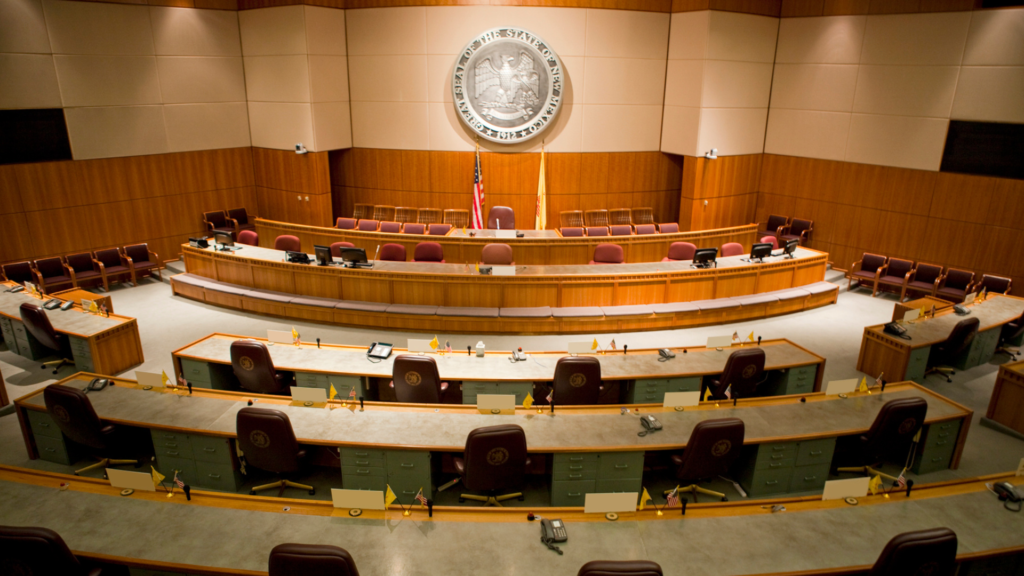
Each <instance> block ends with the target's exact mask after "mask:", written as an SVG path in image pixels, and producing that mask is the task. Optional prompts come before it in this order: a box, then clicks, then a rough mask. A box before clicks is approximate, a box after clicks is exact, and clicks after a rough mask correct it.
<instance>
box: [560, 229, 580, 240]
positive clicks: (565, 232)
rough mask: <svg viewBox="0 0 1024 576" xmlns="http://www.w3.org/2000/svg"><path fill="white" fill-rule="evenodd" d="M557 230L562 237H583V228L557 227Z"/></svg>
mask: <svg viewBox="0 0 1024 576" xmlns="http://www.w3.org/2000/svg"><path fill="white" fill-rule="evenodd" d="M558 232H559V233H560V234H561V235H562V238H582V237H583V228H579V227H568V228H559V229H558Z"/></svg>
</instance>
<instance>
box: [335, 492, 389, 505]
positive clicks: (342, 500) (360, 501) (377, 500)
mask: <svg viewBox="0 0 1024 576" xmlns="http://www.w3.org/2000/svg"><path fill="white" fill-rule="evenodd" d="M331 500H332V501H333V502H334V507H335V508H361V509H363V510H385V509H386V508H385V507H384V492H381V491H380V490H342V489H340V488H331Z"/></svg>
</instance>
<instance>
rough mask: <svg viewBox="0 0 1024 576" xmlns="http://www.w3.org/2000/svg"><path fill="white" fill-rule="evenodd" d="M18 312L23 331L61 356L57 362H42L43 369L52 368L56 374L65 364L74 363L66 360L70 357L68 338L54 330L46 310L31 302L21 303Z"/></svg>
mask: <svg viewBox="0 0 1024 576" xmlns="http://www.w3.org/2000/svg"><path fill="white" fill-rule="evenodd" d="M18 311H19V312H20V314H21V321H22V323H23V324H24V325H25V330H28V333H29V334H31V335H32V336H34V337H35V339H36V340H38V341H39V343H40V344H42V345H43V346H45V347H46V348H49V349H50V350H53V351H54V352H56V353H57V354H60V355H62V357H61V358H60V359H59V360H52V361H50V362H43V365H42V368H43V369H46V367H47V366H53V373H54V374H56V373H57V371H58V370H60V369H61V368H63V367H64V366H65V365H66V364H74V363H75V362H74V361H73V360H70V359H68V356H71V348H70V343H69V341H68V337H67V336H66V335H64V334H61V333H60V332H57V330H55V329H54V327H53V324H51V323H50V317H49V316H47V314H46V310H44V309H43V307H42V306H40V305H39V304H33V303H32V302H22V303H21V306H19V307H18Z"/></svg>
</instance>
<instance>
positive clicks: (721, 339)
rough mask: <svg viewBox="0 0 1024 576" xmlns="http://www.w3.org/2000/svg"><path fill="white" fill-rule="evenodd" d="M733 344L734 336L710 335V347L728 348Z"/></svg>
mask: <svg viewBox="0 0 1024 576" xmlns="http://www.w3.org/2000/svg"><path fill="white" fill-rule="evenodd" d="M730 346H732V336H708V343H707V347H708V348H728V347H730Z"/></svg>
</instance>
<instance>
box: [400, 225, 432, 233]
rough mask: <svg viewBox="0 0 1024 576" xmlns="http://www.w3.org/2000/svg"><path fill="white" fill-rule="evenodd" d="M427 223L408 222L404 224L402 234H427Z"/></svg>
mask: <svg viewBox="0 0 1024 576" xmlns="http://www.w3.org/2000/svg"><path fill="white" fill-rule="evenodd" d="M426 233H427V225H426V224H419V223H416V222H406V223H405V224H403V225H402V234H426Z"/></svg>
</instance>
